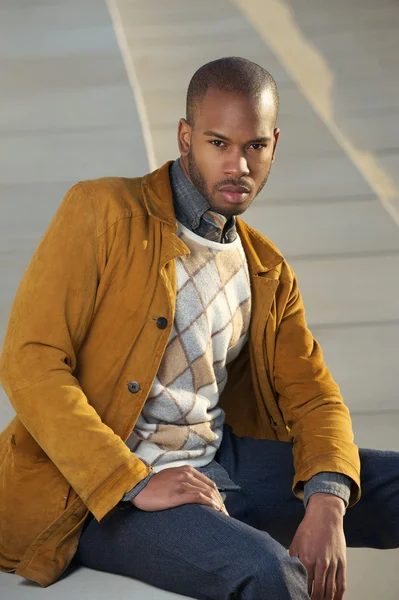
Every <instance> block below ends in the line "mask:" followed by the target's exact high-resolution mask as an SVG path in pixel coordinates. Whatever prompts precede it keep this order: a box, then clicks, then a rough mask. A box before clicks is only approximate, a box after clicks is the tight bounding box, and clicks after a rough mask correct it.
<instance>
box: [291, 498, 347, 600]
mask: <svg viewBox="0 0 399 600" xmlns="http://www.w3.org/2000/svg"><path fill="white" fill-rule="evenodd" d="M344 514H345V506H344V502H343V500H341V498H338V497H337V496H334V495H332V494H313V495H312V496H311V497H310V499H309V502H308V505H307V509H306V514H305V517H304V519H303V521H302V523H301V524H300V525H299V527H298V529H297V532H296V534H295V537H294V539H293V541H292V544H291V547H290V549H289V553H290V556H296V557H298V558H299V560H300V561H301V563H302V564H303V565H304V566H305V567H306V570H307V572H308V588H309V595H310V596H311V598H312V600H342V598H343V596H344V592H345V589H346V540H345V535H344V527H343V516H344ZM312 588H313V593H312Z"/></svg>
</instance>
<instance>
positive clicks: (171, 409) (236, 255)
mask: <svg viewBox="0 0 399 600" xmlns="http://www.w3.org/2000/svg"><path fill="white" fill-rule="evenodd" d="M177 235H178V236H179V237H180V238H181V239H182V241H183V242H184V243H185V244H186V246H187V247H188V248H189V250H190V252H191V253H190V254H188V255H184V256H182V257H180V258H178V259H177V260H176V285H177V290H176V292H177V294H176V311H175V319H174V323H173V328H172V331H171V335H170V338H169V341H168V345H167V347H166V350H165V353H164V356H163V358H162V362H161V365H160V368H159V370H158V373H157V376H156V378H155V381H154V383H153V386H152V389H151V391H150V394H149V396H148V399H147V401H146V403H145V405H144V407H143V410H142V412H141V414H140V415H139V418H138V420H137V422H136V425H135V427H134V430H133V432H132V434H131V435H130V437H129V438H128V440H127V441H126V444H127V445H128V446H129V448H130V449H131V450H132V452H134V453H135V454H136V456H138V457H139V458H140V459H141V460H142V461H143V462H144V463H145V464H147V465H149V466H152V467H153V470H154V471H155V472H158V471H160V470H162V469H165V468H170V467H178V466H182V465H192V466H193V467H201V466H204V465H207V464H209V463H210V462H211V461H212V460H213V458H214V456H215V454H216V452H217V450H218V448H219V446H220V443H221V441H222V430H223V423H224V418H225V413H224V411H223V410H222V408H221V407H220V406H218V403H219V396H220V394H221V393H222V391H223V389H224V387H225V385H226V382H227V369H226V365H227V364H228V363H229V362H230V361H232V360H233V359H234V358H235V357H236V356H238V354H239V353H240V351H241V349H242V347H243V346H244V344H245V342H246V341H247V339H248V331H249V322H250V317H251V289H250V281H249V273H248V267H247V261H246V257H245V253H244V249H243V247H242V244H241V240H240V237H239V236H237V237H236V239H235V240H234V241H233V242H232V243H229V244H220V243H218V242H212V241H210V240H207V239H205V238H203V237H200V236H198V235H196V234H195V233H193V232H192V231H190V230H189V229H187V228H186V227H185V226H184V225H182V224H181V223H179V229H178V232H177Z"/></svg>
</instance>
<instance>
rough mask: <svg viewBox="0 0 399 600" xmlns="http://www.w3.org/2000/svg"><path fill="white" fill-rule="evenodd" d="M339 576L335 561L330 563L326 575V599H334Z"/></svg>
mask: <svg viewBox="0 0 399 600" xmlns="http://www.w3.org/2000/svg"><path fill="white" fill-rule="evenodd" d="M336 576H337V566H336V565H335V564H334V563H330V568H329V569H328V573H327V577H326V588H325V595H324V599H325V600H334V595H335V579H336Z"/></svg>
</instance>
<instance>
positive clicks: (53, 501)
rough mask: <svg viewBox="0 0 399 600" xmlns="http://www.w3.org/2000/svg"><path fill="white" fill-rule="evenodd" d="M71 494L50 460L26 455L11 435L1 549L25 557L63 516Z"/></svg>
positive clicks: (1, 486) (0, 472)
mask: <svg viewBox="0 0 399 600" xmlns="http://www.w3.org/2000/svg"><path fill="white" fill-rule="evenodd" d="M68 490H69V484H68V482H67V481H66V480H65V478H64V477H63V476H62V474H61V473H60V472H59V470H58V469H57V468H56V466H55V465H54V464H53V463H52V462H51V461H50V459H49V458H47V457H46V458H43V457H39V458H38V457H37V456H31V455H30V454H28V453H26V452H24V450H23V448H21V447H18V445H17V443H16V440H15V437H14V436H13V435H11V436H10V438H9V441H8V450H7V452H6V455H5V457H4V460H3V463H2V465H1V467H0V545H1V546H3V547H4V548H6V549H7V551H8V552H10V553H12V554H18V555H20V554H23V553H24V552H25V551H26V550H27V548H28V547H29V546H30V544H31V543H32V542H33V541H34V539H35V538H36V537H37V536H38V535H39V534H40V533H41V532H42V531H43V530H44V529H46V527H47V526H48V525H49V524H50V523H52V521H54V519H56V518H57V517H58V516H59V515H60V514H61V513H62V511H63V510H64V508H65V502H66V500H65V497H66V496H67V495H68Z"/></svg>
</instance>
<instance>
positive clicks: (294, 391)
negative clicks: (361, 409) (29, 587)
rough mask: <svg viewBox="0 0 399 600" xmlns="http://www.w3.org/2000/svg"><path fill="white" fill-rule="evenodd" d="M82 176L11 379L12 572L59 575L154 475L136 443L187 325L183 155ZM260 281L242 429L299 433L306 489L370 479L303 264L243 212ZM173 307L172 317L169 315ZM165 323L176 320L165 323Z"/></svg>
mask: <svg viewBox="0 0 399 600" xmlns="http://www.w3.org/2000/svg"><path fill="white" fill-rule="evenodd" d="M171 162H172V161H170V162H167V163H166V164H165V165H164V166H163V167H161V168H160V169H158V170H156V171H154V172H153V173H151V174H148V175H146V176H145V177H142V178H134V179H126V178H101V179H97V180H92V181H84V182H80V183H78V184H77V185H75V186H74V187H72V188H71V189H70V190H69V192H68V193H67V195H66V196H65V198H64V200H63V202H62V203H61V205H60V206H59V208H58V210H57V212H56V214H55V216H54V217H53V219H52V221H51V223H50V225H49V227H48V229H47V231H46V233H45V234H44V236H43V237H42V239H41V241H40V243H39V245H38V247H37V249H36V251H35V253H34V254H33V257H32V259H31V261H30V263H29V265H28V267H27V269H26V271H25V273H24V274H23V277H22V279H21V282H20V285H19V287H18V290H17V293H16V296H15V299H14V302H13V306H12V309H11V313H10V316H9V321H8V325H7V329H6V334H5V338H4V343H3V349H2V354H1V359H0V379H1V382H2V385H3V387H4V390H5V392H6V394H7V396H8V398H9V400H10V402H11V404H12V406H13V407H14V409H15V411H16V416H15V418H14V419H13V420H12V421H11V422H10V423H9V425H8V426H7V427H6V428H5V429H4V430H3V432H2V433H1V434H0V569H1V570H3V571H10V572H12V571H15V572H16V573H17V574H19V575H21V576H23V577H25V578H27V579H31V580H33V581H36V582H38V583H39V584H41V585H42V586H48V585H50V584H51V583H53V582H54V581H56V580H57V579H58V578H59V577H60V575H61V574H62V572H63V571H64V570H65V569H66V567H67V566H68V564H69V563H70V561H71V560H72V557H73V555H74V554H75V552H76V549H77V546H78V542H79V537H80V534H81V532H82V528H83V525H84V522H85V519H86V517H87V516H88V514H89V511H90V512H91V513H92V514H93V515H94V517H95V518H96V519H97V521H99V522H101V521H103V520H104V519H106V518H109V516H110V515H111V514H112V513H113V511H114V510H115V507H116V505H117V503H118V502H119V501H120V500H121V498H122V496H123V495H124V494H125V493H126V492H127V491H128V490H130V489H132V488H133V486H135V485H136V484H137V483H138V482H139V481H141V480H142V479H144V477H146V476H147V475H148V473H149V472H150V471H151V468H149V467H147V466H146V465H145V464H144V463H143V462H142V461H141V460H140V459H139V458H137V457H136V456H135V455H134V454H133V453H132V452H131V451H130V450H129V448H128V447H127V446H126V444H125V440H126V439H127V438H128V436H129V435H130V433H131V431H132V430H133V427H134V425H135V423H136V420H137V418H138V416H139V414H140V412H141V410H142V408H143V405H144V403H145V401H146V398H147V395H148V393H149V391H150V389H151V386H152V383H153V381H154V378H155V375H156V373H157V371H158V367H159V365H160V362H161V359H162V355H163V353H164V351H165V348H166V345H167V343H168V339H169V335H170V331H171V328H172V325H173V318H174V310H175V298H176V270H175V259H176V258H177V257H179V256H182V255H184V254H188V253H189V250H188V248H187V246H186V245H185V244H184V243H183V242H182V241H181V240H180V239H179V238H178V237H177V236H176V235H175V232H176V230H177V225H176V219H175V215H174V210H173V200H172V191H171V187H170V181H169V165H170V164H171ZM237 230H238V233H239V235H240V236H241V240H242V244H243V247H244V250H245V253H246V256H247V260H248V267H249V272H250V278H251V288H252V317H251V326H250V337H249V341H248V343H247V344H246V346H245V347H244V350H243V351H242V352H241V354H240V355H239V356H238V357H237V358H236V359H235V361H233V362H232V363H230V364H229V365H228V373H229V377H228V382H227V386H226V388H225V389H224V391H223V394H222V395H221V398H220V404H221V406H222V408H223V409H224V410H225V411H226V422H227V423H228V424H230V425H231V426H232V428H233V431H234V432H235V433H236V434H237V435H239V436H243V435H249V436H252V437H253V438H263V439H271V440H283V441H292V442H293V455H294V465H295V476H294V479H293V484H292V487H293V493H294V494H295V495H296V496H297V497H298V498H300V499H302V498H303V483H304V482H305V481H307V480H308V479H310V478H311V477H312V476H313V475H315V474H316V473H319V472H325V471H332V472H337V473H343V474H344V475H347V476H348V477H350V478H352V479H353V480H354V482H355V483H354V485H353V487H352V495H351V499H350V505H353V504H354V503H355V502H357V501H358V499H359V497H360V461H359V452H358V448H357V446H356V445H355V444H354V442H353V440H354V438H353V432H352V424H351V419H350V414H349V411H348V408H347V407H346V406H345V405H344V403H343V400H342V397H341V394H340V391H339V388H338V386H337V385H336V383H335V382H334V381H333V379H332V377H331V375H330V372H329V371H328V369H327V367H326V366H325V364H324V362H323V356H322V352H321V349H320V346H319V344H318V343H317V341H316V340H315V339H314V338H313V336H312V334H311V333H310V331H309V330H308V328H307V325H306V321H305V315H304V307H303V302H302V298H301V294H300V292H299V290H298V286H297V281H296V278H295V275H294V273H293V271H292V269H291V268H290V266H289V265H288V264H287V263H286V261H285V260H284V258H283V256H281V254H280V253H279V251H278V250H277V249H276V247H275V246H274V245H273V244H272V243H271V242H270V241H269V240H268V239H267V238H265V237H264V236H263V235H261V234H260V233H259V232H257V231H256V230H254V229H252V228H251V227H249V226H248V225H246V224H245V223H244V222H243V221H242V220H241V219H237ZM159 317H164V318H166V319H167V327H166V328H164V329H161V328H159V327H158V326H157V319H158V318H159ZM163 324H164V323H163Z"/></svg>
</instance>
